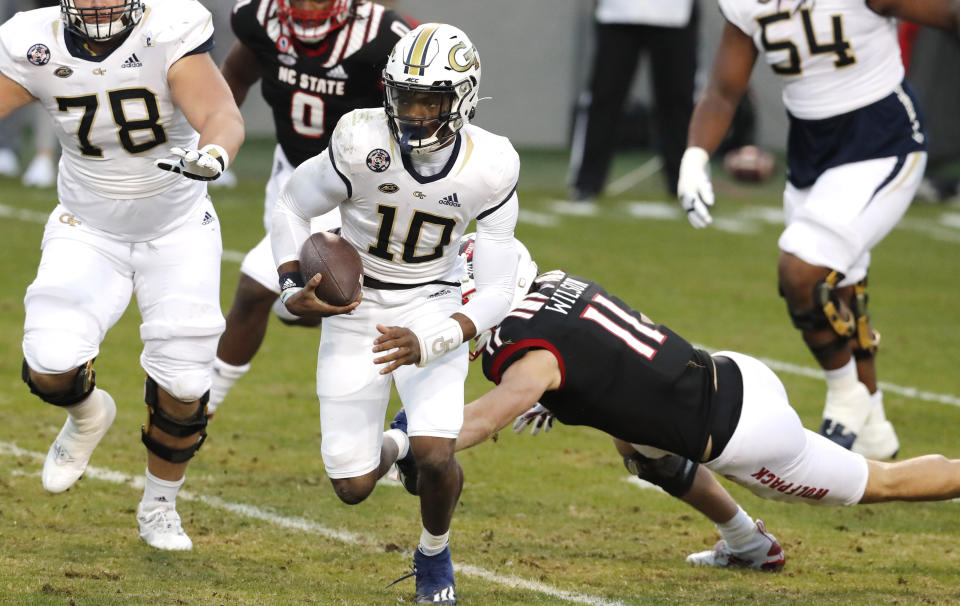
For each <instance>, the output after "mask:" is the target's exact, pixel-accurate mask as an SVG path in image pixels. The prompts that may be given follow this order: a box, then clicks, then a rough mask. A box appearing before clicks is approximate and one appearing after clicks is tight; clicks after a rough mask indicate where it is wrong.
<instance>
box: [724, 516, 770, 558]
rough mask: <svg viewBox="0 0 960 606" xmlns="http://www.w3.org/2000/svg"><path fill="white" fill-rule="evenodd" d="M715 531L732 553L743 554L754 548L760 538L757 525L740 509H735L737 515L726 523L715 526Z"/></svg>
mask: <svg viewBox="0 0 960 606" xmlns="http://www.w3.org/2000/svg"><path fill="white" fill-rule="evenodd" d="M717 530H719V531H720V536H722V537H723V540H725V541H726V542H727V546H729V547H730V550H731V551H733V552H743V551H747V550H748V549H750V548H752V547H754V546H755V543H756V540H757V538H758V537H759V536H760V533H759V532H757V525H756V524H755V523H754V521H753V520H752V519H751V518H750V516H748V515H747V512H746V511H744V510H743V508H742V507H737V513H736V514H735V515H734V516H733V517H732V518H730V519H729V520H728V521H726V522H724V523H723V524H717Z"/></svg>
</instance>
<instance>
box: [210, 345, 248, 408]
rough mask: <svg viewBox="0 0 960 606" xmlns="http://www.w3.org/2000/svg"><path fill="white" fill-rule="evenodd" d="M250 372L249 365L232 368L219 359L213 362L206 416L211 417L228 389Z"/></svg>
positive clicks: (232, 366)
mask: <svg viewBox="0 0 960 606" xmlns="http://www.w3.org/2000/svg"><path fill="white" fill-rule="evenodd" d="M248 370H250V365H249V364H244V365H242V366H234V365H232V364H227V363H226V362H224V361H223V360H221V359H220V358H215V359H214V360H213V372H212V373H211V375H210V376H211V379H212V381H211V383H210V402H208V403H207V414H208V415H212V414H213V413H214V412H216V410H217V407H218V406H220V403H221V402H223V400H224V399H225V398H226V397H227V392H228V391H230V388H231V387H233V386H234V384H235V383H236V382H237V381H239V380H240V377H242V376H243V375H245V374H247V371H248Z"/></svg>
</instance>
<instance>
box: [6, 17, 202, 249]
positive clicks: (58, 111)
mask: <svg viewBox="0 0 960 606" xmlns="http://www.w3.org/2000/svg"><path fill="white" fill-rule="evenodd" d="M144 5H145V9H144V14H143V18H142V19H141V20H140V23H139V24H137V26H136V27H134V28H133V29H132V30H131V31H130V32H129V33H128V34H127V37H126V39H125V40H124V41H123V42H122V43H121V44H120V46H119V47H117V48H116V49H114V50H113V51H112V52H110V53H108V54H105V55H93V54H91V52H90V51H89V50H88V49H87V48H86V46H84V44H83V42H82V41H81V40H80V39H79V38H78V37H75V36H74V35H73V34H71V33H69V32H67V31H65V30H64V27H63V23H62V22H61V20H60V9H59V8H57V7H50V8H42V9H37V10H32V11H27V12H22V13H18V14H17V15H16V16H14V17H13V18H12V19H10V20H9V21H7V22H6V23H5V24H4V25H3V26H2V27H0V72H2V73H3V74H4V75H5V76H6V77H8V78H10V79H11V80H13V81H14V82H17V83H18V84H20V86H22V87H24V88H25V89H26V90H27V91H29V92H30V94H31V95H33V96H34V97H36V98H37V99H38V100H39V102H40V103H41V104H42V105H43V107H44V109H46V110H47V112H48V113H49V114H50V116H51V118H52V119H53V122H54V125H55V131H56V133H57V137H58V138H59V140H60V145H61V147H62V148H63V155H62V156H61V159H60V171H59V177H58V182H57V189H58V195H59V198H60V202H61V204H63V205H64V206H65V207H66V208H67V209H68V210H69V211H70V212H71V213H72V214H73V215H74V216H75V217H76V218H77V219H79V220H80V221H82V222H85V223H86V224H88V225H89V226H92V227H95V228H97V229H99V230H102V231H105V232H108V233H109V234H111V235H113V236H115V237H118V238H120V239H124V240H135V241H142V240H148V239H152V238H154V237H156V236H159V235H162V234H164V233H167V232H169V231H171V230H172V229H174V228H176V227H177V226H178V225H179V224H180V223H181V222H182V221H184V220H186V219H187V217H189V216H190V209H191V208H193V206H194V205H196V204H198V203H199V201H200V200H201V199H202V197H203V195H204V192H205V191H206V190H205V187H206V186H205V184H204V183H203V182H200V181H192V180H189V179H185V178H183V177H181V176H180V175H177V174H174V173H171V172H168V171H162V170H160V169H158V168H157V167H156V166H154V160H156V159H159V158H164V157H167V156H168V155H169V149H170V148H171V147H184V148H195V147H196V145H197V141H198V139H199V136H198V135H197V133H196V131H194V130H193V128H192V127H191V126H190V124H189V123H188V122H187V120H186V118H185V117H184V115H183V113H182V112H181V111H180V110H179V109H178V108H176V107H175V106H174V103H173V99H172V97H171V92H170V85H169V82H168V80H167V72H168V71H169V69H170V67H171V66H172V65H173V64H174V62H176V61H177V60H178V59H180V58H182V57H184V56H186V55H188V54H194V53H200V52H206V51H207V50H209V49H210V48H212V47H213V24H212V22H211V15H210V13H209V11H207V9H205V8H204V7H203V6H202V5H201V4H200V3H199V2H196V1H194V0H146V1H145V2H144Z"/></svg>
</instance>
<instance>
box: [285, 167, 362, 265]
mask: <svg viewBox="0 0 960 606" xmlns="http://www.w3.org/2000/svg"><path fill="white" fill-rule="evenodd" d="M347 198H348V194H347V185H346V182H345V181H344V179H343V176H342V175H341V174H340V173H338V172H337V170H336V169H335V168H334V166H333V163H332V162H331V160H330V154H329V153H328V152H327V151H324V152H323V153H321V154H320V155H319V156H314V157H313V158H310V159H309V160H307V161H306V162H304V163H303V164H301V165H300V166H298V167H297V169H296V170H295V171H293V175H291V177H290V180H289V181H287V184H286V185H285V186H284V187H283V191H281V192H280V197H279V198H278V199H277V203H276V204H275V205H274V208H273V217H272V224H271V229H270V244H271V246H272V248H273V259H274V261H276V264H277V265H278V266H279V265H282V264H284V263H286V262H287V261H296V260H297V259H299V258H300V247H301V246H302V245H303V242H304V241H305V240H306V239H307V238H308V237H309V236H310V219H311V218H312V217H318V216H320V215H322V214H325V213H327V212H329V211H331V210H333V209H334V208H336V207H337V206H338V205H339V204H340V202H342V201H344V200H346V199H347Z"/></svg>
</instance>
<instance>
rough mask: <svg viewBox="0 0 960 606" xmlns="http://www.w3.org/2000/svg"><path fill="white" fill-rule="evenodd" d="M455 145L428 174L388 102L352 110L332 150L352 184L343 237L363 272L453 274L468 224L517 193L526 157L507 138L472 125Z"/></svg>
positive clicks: (406, 276) (397, 278) (407, 280)
mask: <svg viewBox="0 0 960 606" xmlns="http://www.w3.org/2000/svg"><path fill="white" fill-rule="evenodd" d="M452 148H453V149H452V153H451V155H450V158H449V160H448V161H447V163H446V165H445V166H444V167H443V169H442V170H441V171H440V172H439V173H437V174H436V175H433V176H429V177H424V176H422V175H420V174H418V173H417V172H416V170H415V169H414V167H413V165H412V162H411V160H410V157H409V156H408V155H406V154H402V153H401V152H400V148H399V146H398V145H397V143H396V140H395V139H394V138H393V135H392V134H391V132H390V128H389V126H388V122H387V116H386V112H385V111H384V110H383V108H377V109H361V110H356V111H353V112H350V113H349V114H347V115H345V116H344V117H343V118H342V119H341V120H340V122H339V123H338V124H337V127H336V130H335V131H334V133H333V137H332V138H331V140H330V147H329V148H328V149H327V153H328V154H329V157H330V160H331V162H332V163H333V166H334V168H335V169H336V170H337V172H338V173H339V174H340V176H341V178H342V179H343V181H344V183H345V184H346V186H347V195H348V198H349V199H348V200H346V201H344V202H342V203H341V204H340V214H341V218H342V221H343V232H342V235H343V237H344V238H346V239H347V241H349V242H350V243H351V244H353V245H354V247H356V249H357V250H358V251H359V252H360V257H361V258H362V259H363V269H364V273H365V274H367V275H368V276H370V277H373V278H376V279H377V280H381V281H384V282H393V283H399V284H418V283H423V282H430V281H433V280H439V279H443V278H446V279H451V277H450V276H448V274H450V273H455V272H456V267H455V266H456V259H457V252H458V246H457V244H456V243H457V242H459V240H460V236H462V235H463V234H464V233H465V232H466V231H467V227H468V225H469V224H470V222H471V221H472V220H474V219H476V220H477V221H478V222H483V220H484V218H485V217H487V216H489V215H491V214H493V213H495V212H496V211H497V210H498V209H499V208H501V207H502V206H503V205H504V204H505V203H506V202H507V201H508V200H509V199H510V197H511V196H512V195H513V193H514V191H515V190H516V188H517V179H518V177H519V172H520V158H519V156H518V155H517V152H516V151H515V150H514V149H513V146H512V145H511V144H510V141H509V140H508V139H506V138H505V137H500V136H497V135H494V134H492V133H489V132H487V131H485V130H483V129H482V128H479V127H477V126H473V125H467V126H465V127H464V128H463V129H461V130H460V132H459V133H457V136H456V138H455V140H454V143H453V145H452ZM451 243H452V244H451ZM452 279H453V280H454V281H457V282H459V276H458V275H457V276H453V277H452Z"/></svg>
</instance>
